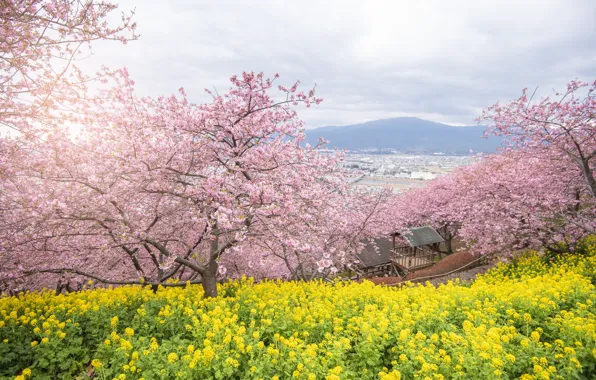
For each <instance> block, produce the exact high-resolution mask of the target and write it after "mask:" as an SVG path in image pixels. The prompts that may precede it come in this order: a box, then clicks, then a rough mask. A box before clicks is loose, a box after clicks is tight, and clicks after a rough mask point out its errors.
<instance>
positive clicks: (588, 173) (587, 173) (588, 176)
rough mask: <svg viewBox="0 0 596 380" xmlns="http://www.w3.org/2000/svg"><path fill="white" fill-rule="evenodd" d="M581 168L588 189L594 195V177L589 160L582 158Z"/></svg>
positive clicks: (595, 193) (595, 192)
mask: <svg viewBox="0 0 596 380" xmlns="http://www.w3.org/2000/svg"><path fill="white" fill-rule="evenodd" d="M581 169H582V172H583V173H584V179H585V180H586V184H587V185H588V190H589V191H590V193H591V194H592V196H593V197H596V179H594V174H592V168H590V162H589V160H588V159H585V158H584V159H582V160H581Z"/></svg>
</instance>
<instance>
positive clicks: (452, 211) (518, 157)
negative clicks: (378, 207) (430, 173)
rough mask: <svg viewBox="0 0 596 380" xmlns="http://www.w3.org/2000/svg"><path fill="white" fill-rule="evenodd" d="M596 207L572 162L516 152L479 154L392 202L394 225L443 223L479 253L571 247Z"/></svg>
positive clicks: (408, 225) (439, 224)
mask: <svg viewBox="0 0 596 380" xmlns="http://www.w3.org/2000/svg"><path fill="white" fill-rule="evenodd" d="M595 212H596V210H595V209H594V207H593V203H591V195H590V193H589V192H588V191H587V189H586V188H585V186H583V180H582V174H581V172H580V170H579V169H578V168H577V167H576V166H574V165H571V163H570V162H569V161H561V160H551V159H550V156H548V155H546V154H542V155H539V154H538V152H533V153H532V154H531V155H530V154H529V153H528V152H527V151H520V150H512V151H507V152H504V153H503V154H496V155H493V156H488V157H483V158H482V159H480V160H478V161H477V162H475V163H473V164H472V165H469V166H466V167H462V168H459V169H457V170H456V171H454V172H453V173H451V174H449V175H446V176H444V177H441V178H438V179H436V180H434V181H432V182H431V183H430V184H429V186H428V187H426V188H423V189H415V190H410V191H408V192H406V193H405V194H404V195H402V196H400V197H398V198H397V199H396V201H394V205H393V213H394V215H395V217H394V221H395V224H394V227H395V228H396V230H400V228H401V229H403V228H405V227H411V226H416V225H425V224H428V225H431V226H433V227H435V228H437V229H438V230H441V228H444V227H445V226H446V225H447V226H448V227H447V228H454V229H455V231H456V233H457V235H458V236H459V238H460V239H462V240H463V241H464V242H465V243H467V245H468V246H471V247H473V251H474V252H477V253H482V254H488V253H493V252H500V253H501V254H509V253H511V252H513V251H515V250H518V249H523V248H535V249H539V248H541V247H544V246H547V247H550V248H552V249H556V247H557V246H558V243H559V242H565V243H566V244H567V245H568V247H567V248H571V249H572V248H573V246H574V245H575V243H576V242H577V240H578V239H579V238H581V237H582V236H585V234H586V229H585V228H584V227H585V226H586V225H589V226H591V228H593V227H594V222H593V220H594V216H595Z"/></svg>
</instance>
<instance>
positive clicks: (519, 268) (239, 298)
mask: <svg viewBox="0 0 596 380" xmlns="http://www.w3.org/2000/svg"><path fill="white" fill-rule="evenodd" d="M594 278H596V239H588V243H587V248H586V252H585V253H584V254H583V255H564V256H561V257H560V258H556V259H554V260H548V259H545V257H542V256H539V255H537V254H528V255H527V256H525V257H523V258H521V259H518V260H516V261H515V262H514V263H513V264H509V265H501V266H499V267H497V268H496V269H494V270H493V271H491V272H489V273H488V274H487V275H484V276H482V277H480V278H479V279H477V280H476V281H475V282H474V283H472V284H462V283H459V282H451V283H448V284H446V285H441V286H439V287H434V286H432V285H430V284H426V285H408V286H405V287H401V288H392V287H380V286H374V285H373V284H372V283H369V282H364V283H362V284H356V283H349V282H337V283H334V284H327V283H321V282H316V281H315V282H307V283H305V282H282V281H279V280H277V281H266V282H262V283H259V284H255V283H254V282H253V281H252V280H251V279H241V280H238V281H233V282H229V283H225V284H222V285H219V292H220V297H219V298H214V299H203V298H202V296H203V293H202V290H201V288H200V287H197V286H187V287H169V288H160V289H159V290H158V291H157V292H153V291H152V290H151V289H150V288H149V287H145V288H142V287H120V288H115V289H101V288H98V289H95V290H88V291H83V292H78V293H71V294H68V295H57V296H56V295H54V294H52V293H49V292H40V293H28V294H22V295H20V296H19V297H7V298H1V299H0V378H19V379H21V378H25V377H27V378H28V377H33V378H35V376H36V375H37V376H39V377H46V378H64V377H66V378H68V377H77V376H85V374H88V373H89V368H92V371H93V372H94V373H95V376H96V377H97V378H101V379H173V378H181V379H207V378H210V379H278V380H279V379H308V380H313V379H329V380H331V379H431V380H439V379H514V378H515V379H520V378H521V379H571V378H586V379H587V378H596V315H595V314H594V313H593V310H594V303H595V302H596V292H595V287H594V285H593V281H594ZM89 363H90V364H91V365H90V366H89Z"/></svg>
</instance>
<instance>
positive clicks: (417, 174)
mask: <svg viewBox="0 0 596 380" xmlns="http://www.w3.org/2000/svg"><path fill="white" fill-rule="evenodd" d="M473 160H474V156H470V155H467V156H463V155H446V154H443V153H435V154H430V155H420V154H397V153H386V154H374V153H373V154H371V153H347V154H346V157H345V161H344V163H343V165H344V167H345V168H346V169H348V170H349V171H351V172H353V173H354V178H353V179H352V182H351V184H352V186H358V187H364V188H368V189H374V188H388V189H391V190H392V191H393V192H395V193H400V192H403V191H405V190H407V189H411V188H416V187H423V186H425V185H426V184H427V183H428V182H427V181H429V180H432V179H434V178H437V177H439V176H442V175H445V174H447V173H449V172H451V171H453V170H454V169H455V168H457V167H458V166H463V165H468V164H470V163H471V162H472V161H473Z"/></svg>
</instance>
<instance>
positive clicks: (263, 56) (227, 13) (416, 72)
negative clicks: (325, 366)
mask: <svg viewBox="0 0 596 380" xmlns="http://www.w3.org/2000/svg"><path fill="white" fill-rule="evenodd" d="M118 3H119V4H120V10H122V11H130V10H133V9H136V21H137V23H138V32H139V33H140V34H141V37H140V39H139V40H138V41H133V42H131V43H129V44H128V45H126V46H122V45H118V44H114V43H107V44H106V43H99V44H95V45H94V48H93V52H94V56H93V58H92V59H90V60H87V61H88V62H87V63H85V64H97V63H105V64H108V65H109V66H110V67H119V66H126V67H128V69H129V71H130V73H131V75H132V77H133V78H134V79H135V81H136V82H137V85H138V86H137V88H138V91H139V93H140V94H142V95H162V94H170V93H172V92H175V91H176V90H177V89H178V88H180V87H184V88H185V89H186V91H187V93H188V94H189V97H190V98H191V100H192V101H194V102H205V101H208V100H209V98H208V97H207V96H206V95H205V93H204V88H206V87H208V88H216V89H217V90H218V91H220V92H223V91H225V90H227V89H228V88H229V81H228V80H229V77H230V76H232V75H233V74H240V73H242V71H257V72H261V71H262V72H264V73H265V74H266V75H268V76H273V74H275V73H276V72H277V73H279V74H280V75H281V78H280V79H281V82H280V83H284V84H285V83H288V84H289V83H291V82H293V81H294V80H296V79H299V80H300V81H301V82H302V83H303V84H304V85H305V89H307V88H308V87H309V86H312V85H313V84H314V83H316V85H317V93H318V94H319V95H320V96H322V97H323V98H324V101H323V103H321V104H320V105H319V106H317V107H315V108H314V109H309V110H306V109H303V110H301V111H300V115H301V117H302V118H303V119H304V120H305V121H306V122H307V124H308V126H309V127H311V128H312V127H319V126H325V125H345V124H354V123H360V122H364V121H369V120H375V119H382V118H388V117H395V116H417V117H421V118H425V119H428V120H433V121H438V122H444V123H448V124H454V125H470V124H474V118H475V117H476V116H478V115H479V113H480V111H481V109H482V108H484V107H487V106H489V105H491V104H493V103H494V102H496V101H498V100H501V101H504V100H508V99H512V98H514V97H517V96H518V95H519V94H520V92H521V90H522V89H523V88H524V87H529V88H534V87H536V86H540V92H539V93H540V94H550V93H551V92H552V89H553V88H557V89H564V88H565V84H566V83H567V82H568V81H569V80H571V79H574V78H579V79H581V80H585V81H594V80H596V22H595V20H596V1H595V0H560V1H555V0H552V1H551V0H537V1H533V0H532V1H527V0H511V1H505V0H501V1H490V2H489V1H481V0H476V1H474V0H467V1H463V0H462V1H460V0H449V1H444V0H435V1H433V0H416V1H414V0H408V1H403V0H389V1H375V0H368V1H366V0H358V1H348V0H338V1H324V0H319V1H317V0H313V1H310V0H292V1H290V0H287V1H286V0H280V1H264V0H263V1H249V0H246V1H227V0H212V1H190V0H188V1H181V0H169V1H163V0H162V1H157V0H120V1H118ZM522 3H523V4H522Z"/></svg>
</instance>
